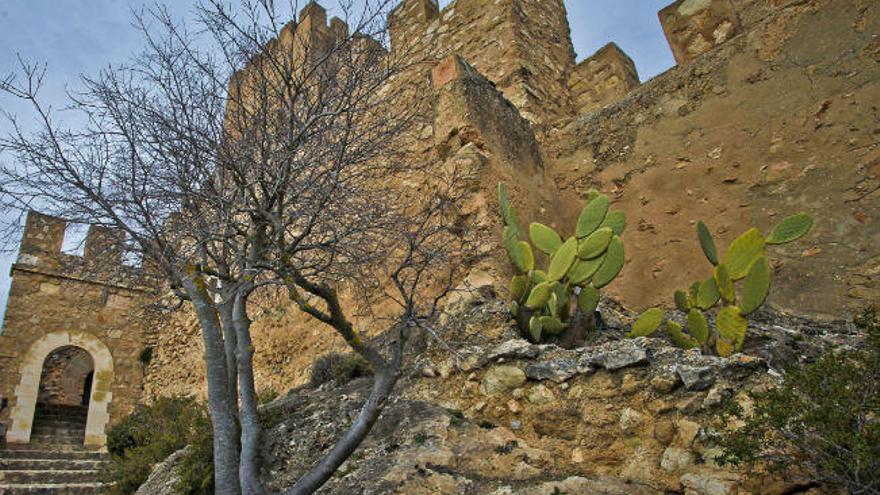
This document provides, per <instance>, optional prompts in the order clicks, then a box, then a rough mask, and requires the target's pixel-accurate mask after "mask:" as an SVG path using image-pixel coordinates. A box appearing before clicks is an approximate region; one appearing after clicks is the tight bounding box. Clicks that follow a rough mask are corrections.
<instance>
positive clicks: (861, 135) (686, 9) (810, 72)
mask: <svg viewBox="0 0 880 495" xmlns="http://www.w3.org/2000/svg"><path fill="white" fill-rule="evenodd" d="M659 21H660V22H661V24H662V26H663V29H664V31H665V33H666V36H667V38H668V40H669V44H670V47H671V50H672V52H673V54H674V55H675V59H676V61H677V62H678V65H677V66H676V67H675V68H673V69H671V70H669V71H668V72H666V73H664V74H661V75H660V76H657V77H656V78H654V79H652V80H650V81H647V82H645V83H644V84H641V83H640V82H639V78H638V75H637V73H636V69H635V67H634V64H633V62H632V60H631V59H630V58H629V57H628V56H627V55H626V54H625V53H624V52H623V51H622V50H621V49H620V48H619V47H618V46H616V45H615V44H613V43H610V44H608V45H607V46H605V47H604V48H602V49H601V50H599V51H598V52H597V53H595V54H594V55H592V56H590V57H587V58H586V59H584V60H583V61H582V62H580V63H576V59H575V54H574V50H573V47H572V43H571V38H570V32H569V24H568V20H567V16H566V11H565V7H564V5H563V2H562V0H456V1H455V2H453V3H452V4H450V5H449V6H447V7H446V8H444V9H443V10H440V9H439V7H438V5H437V3H436V1H434V0H404V1H403V2H402V3H401V4H400V5H399V6H398V7H397V8H396V9H395V10H394V11H393V12H392V13H391V15H390V18H389V24H390V28H391V41H392V50H394V49H396V48H398V47H406V48H407V49H408V51H409V52H410V53H412V56H413V57H416V58H417V59H418V60H421V61H422V63H421V64H420V65H419V68H418V69H417V70H420V71H422V72H424V73H426V74H427V73H430V74H431V82H430V84H426V85H425V89H424V90H425V91H426V92H433V94H434V96H433V101H434V105H435V108H434V114H433V115H431V116H428V117H426V118H427V119H428V120H429V121H430V123H429V124H426V126H425V128H424V130H423V132H422V136H421V138H422V140H423V141H424V146H425V148H426V149H428V150H432V151H431V152H432V153H435V156H436V157H437V159H438V160H452V159H455V160H464V159H468V160H473V162H474V163H477V164H483V165H481V166H483V167H484V168H485V171H484V174H483V177H484V178H485V180H486V183H484V184H482V192H479V193H476V194H475V196H474V205H476V206H474V211H475V212H476V213H475V214H477V215H480V214H482V215H485V214H487V213H486V211H490V212H494V211H495V208H494V207H489V208H486V206H487V205H488V204H490V203H491V201H493V199H488V198H493V193H492V191H493V189H494V187H495V183H496V182H497V180H498V178H504V179H505V180H507V181H508V182H509V183H510V184H511V187H512V188H513V189H514V190H515V191H516V193H517V197H518V198H522V199H521V201H522V202H523V206H524V208H523V211H524V212H525V217H526V218H525V220H529V221H530V220H532V219H538V218H547V217H550V216H554V218H556V221H555V223H558V224H566V225H567V224H570V223H572V222H573V218H572V217H571V215H572V213H571V212H573V211H575V212H576V211H578V210H579V208H576V207H574V205H579V204H581V203H582V201H583V197H584V195H585V194H586V192H587V191H588V190H590V189H599V190H601V191H603V192H605V193H606V194H608V195H610V196H612V197H613V198H614V199H613V201H614V202H615V207H616V208H618V209H622V210H624V211H625V212H626V214H627V217H628V219H629V222H630V225H631V227H630V230H629V231H628V233H627V239H626V242H627V265H626V268H625V269H624V272H623V273H622V276H621V280H620V282H617V283H615V285H613V286H612V287H610V292H611V293H612V294H613V296H615V298H616V299H618V300H620V301H622V302H623V303H624V304H626V305H631V306H632V307H634V308H644V307H646V306H648V305H653V304H661V303H668V302H669V301H670V300H671V297H670V296H671V294H672V292H673V290H674V289H677V288H679V287H681V286H684V284H685V281H687V280H691V279H693V278H695V277H698V276H700V274H701V273H702V272H703V271H704V270H703V267H702V265H700V264H699V262H698V260H700V256H701V255H700V254H699V249H697V248H695V246H696V241H695V237H694V235H693V225H694V223H695V222H696V221H697V220H700V219H704V220H706V221H707V223H708V224H709V225H710V227H711V228H712V229H713V231H714V233H715V234H716V235H717V237H718V238H719V239H721V240H722V242H724V243H726V242H727V241H730V240H731V239H733V238H734V237H735V236H736V235H738V234H739V233H740V232H742V231H743V230H745V229H746V228H747V227H748V226H751V225H756V226H758V227H761V228H764V229H766V228H767V227H768V226H769V225H772V224H773V223H775V221H776V220H775V219H778V218H781V217H783V216H785V215H787V214H790V213H794V212H798V211H809V212H811V213H813V215H814V217H816V226H815V228H814V232H813V233H812V234H811V235H810V237H809V240H808V245H807V247H806V248H804V247H803V246H800V247H799V248H798V247H791V248H788V247H786V248H784V249H783V250H782V251H781V256H780V257H781V259H782V262H781V263H780V264H779V265H778V266H775V267H774V268H775V269H776V271H777V273H776V275H775V277H774V278H775V279H776V280H777V281H778V285H777V286H776V287H775V288H774V296H773V299H772V302H773V303H774V304H775V305H776V306H777V307H779V308H781V309H783V310H790V311H793V312H797V313H799V314H802V315H806V316H811V317H816V318H823V317H840V316H842V315H844V314H845V313H847V312H848V311H849V310H850V309H852V308H856V307H858V306H860V305H863V304H864V303H865V302H867V301H871V300H880V228H878V227H877V222H880V141H878V139H880V116H878V109H877V102H878V101H880V12H878V8H877V5H876V3H875V2H872V1H871V0H678V1H676V2H675V3H673V4H672V5H670V6H669V7H666V8H664V9H663V10H661V11H660V13H659ZM347 29H348V28H347V26H345V24H344V23H343V22H342V21H340V20H339V19H331V20H330V21H329V22H328V20H327V14H326V11H325V10H324V9H323V8H321V7H320V6H319V5H317V4H315V3H310V4H309V5H307V6H306V7H305V8H304V9H303V10H302V12H301V13H300V18H299V22H298V28H297V32H296V33H294V34H295V35H297V36H299V35H300V34H302V36H304V37H307V38H308V39H311V40H313V41H312V42H313V43H315V44H320V43H321V42H322V40H326V39H327V37H329V36H333V35H334V33H339V32H346V31H347ZM853 47H855V48H853ZM474 157H477V158H474ZM490 169H491V172H489V170H490ZM64 230H65V223H64V221H63V220H61V219H57V218H51V217H46V216H44V215H40V214H38V213H35V212H31V213H30V214H29V216H28V220H27V225H26V228H25V233H24V238H23V240H22V244H21V249H20V254H19V258H18V261H17V263H16V264H15V265H14V266H13V269H12V274H13V282H12V289H11V293H10V298H9V309H8V311H7V313H6V321H5V324H4V329H3V334H2V335H0V397H2V398H6V399H8V404H9V406H8V407H7V408H6V409H4V410H3V411H2V413H0V421H2V422H3V423H5V424H6V425H7V433H6V442H7V443H9V444H20V443H28V442H35V441H51V438H49V439H45V438H41V437H40V434H39V433H38V432H37V431H36V429H35V428H34V427H33V426H34V424H35V423H38V422H39V417H38V416H39V413H40V407H39V405H46V406H49V405H56V406H70V407H75V408H81V409H83V408H84V409H87V414H84V415H83V418H84V423H83V426H82V429H81V430H76V431H81V434H82V437H81V438H77V439H75V441H77V442H81V443H84V444H85V445H87V446H91V447H95V448H100V447H102V446H103V445H104V444H105V442H106V431H107V428H108V427H109V425H112V424H113V423H114V422H115V421H118V420H119V419H120V418H121V417H123V416H124V415H125V414H126V413H127V412H128V411H130V410H131V408H132V407H133V405H134V404H135V403H137V402H138V401H139V400H144V399H149V398H152V397H155V396H156V395H160V394H163V393H187V392H189V393H192V391H193V390H201V388H200V385H201V383H202V382H201V381H202V380H203V379H204V378H203V376H200V375H199V373H198V369H201V368H200V366H201V365H200V364H199V352H198V349H199V342H198V338H196V336H195V335H194V333H195V330H194V329H193V328H190V327H191V325H190V327H187V325H186V324H183V323H180V322H166V321H159V320H152V319H150V318H146V317H144V316H143V315H142V314H141V312H140V311H141V310H140V309H139V308H142V306H143V304H142V303H143V300H144V298H145V297H146V295H147V292H145V291H144V290H143V289H142V288H140V286H139V285H138V283H137V282H136V280H137V276H138V275H137V274H136V273H133V274H132V278H131V279H126V280H117V279H110V278H107V277H101V276H100V274H99V273H98V274H96V273H95V272H94V271H90V270H84V269H83V268H82V267H83V266H85V265H101V264H105V263H112V264H118V263H121V259H120V257H119V256H112V253H113V250H112V249H106V246H107V245H108V243H109V244H110V245H112V243H113V242H116V241H118V238H116V237H114V235H115V234H114V233H113V232H110V231H103V230H101V229H98V228H92V229H91V230H90V231H89V235H88V238H87V240H86V244H85V253H84V257H83V259H73V258H71V257H69V256H68V255H63V254H62V253H61V243H62V240H63V235H64ZM114 239H115V240H114ZM99 246H103V247H104V248H105V249H99V248H98V247H99ZM99 253H100V255H99ZM108 253H110V254H108ZM108 256H109V257H108ZM492 275H498V277H497V278H498V279H499V280H500V279H504V277H505V274H492ZM167 328H173V329H174V331H173V332H172V331H170V330H169V331H167V332H166V331H165V330H166V329H167ZM303 332H304V333H303V335H304V336H303V338H302V339H298V342H297V343H296V345H300V346H301V347H300V348H298V349H296V350H297V351H299V352H297V353H293V354H296V355H299V356H300V359H301V360H300V361H295V362H291V361H290V360H289V358H285V359H287V360H285V359H281V358H280V357H279V356H281V355H290V354H291V352H289V351H290V350H292V349H291V348H278V349H276V347H282V346H291V345H294V344H291V343H289V342H282V340H283V339H279V338H278V337H277V335H274V334H273V333H272V330H271V328H270V327H268V326H264V327H261V326H260V324H259V322H257V324H255V326H254V333H255V342H256V345H257V347H258V348H260V349H261V353H258V357H257V363H256V364H257V368H258V370H257V375H258V382H260V381H262V382H263V383H267V384H279V386H280V384H287V385H290V384H292V383H295V382H297V381H301V380H302V378H303V367H304V366H307V362H308V361H310V360H311V359H313V358H314V357H316V355H318V354H320V353H322V352H326V350H328V348H327V347H321V346H322V345H324V344H317V343H315V339H314V338H313V339H312V340H311V341H309V337H308V335H306V334H305V330H303ZM288 340H289V339H288ZM303 342H311V343H306V344H303ZM309 346H311V347H309ZM147 349H150V350H151V351H146V350H147ZM83 351H84V352H83ZM264 351H265V352H264ZM151 352H152V354H153V359H152V360H148V359H144V360H141V359H140V357H141V356H144V355H149V354H150V353H151ZM185 359H191V360H192V361H189V362H187V361H184V360H185ZM261 359H262V361H260V360H261ZM194 369H195V370H196V371H194ZM258 386H259V383H258ZM38 403H39V404H38Z"/></svg>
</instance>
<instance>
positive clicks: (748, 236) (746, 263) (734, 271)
mask: <svg viewBox="0 0 880 495" xmlns="http://www.w3.org/2000/svg"><path fill="white" fill-rule="evenodd" d="M765 243H766V241H765V239H764V236H763V235H761V231H759V230H758V229H755V228H752V229H749V230H747V231H746V232H745V233H744V234H743V235H741V236H739V237H737V238H736V239H734V241H733V242H731V243H730V246H729V247H728V248H727V251H726V252H725V253H724V259H723V260H722V263H724V264H725V265H727V271H728V272H729V273H730V278H732V279H733V280H740V279H741V278H743V277H745V276H746V274H747V273H748V272H749V267H750V266H752V263H754V262H755V260H756V259H758V257H759V256H763V255H764V246H765Z"/></svg>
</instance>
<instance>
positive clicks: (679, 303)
mask: <svg viewBox="0 0 880 495" xmlns="http://www.w3.org/2000/svg"><path fill="white" fill-rule="evenodd" d="M675 307H676V308H678V310H679V311H681V312H682V313H687V312H688V311H690V310H691V302H690V301H689V300H688V295H687V293H685V291H683V290H677V291H675Z"/></svg>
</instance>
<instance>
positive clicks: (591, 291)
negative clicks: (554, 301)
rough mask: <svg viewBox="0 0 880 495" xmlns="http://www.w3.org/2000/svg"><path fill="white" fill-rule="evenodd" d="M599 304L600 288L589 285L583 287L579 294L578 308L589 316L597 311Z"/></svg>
mask: <svg viewBox="0 0 880 495" xmlns="http://www.w3.org/2000/svg"><path fill="white" fill-rule="evenodd" d="M597 306H599V289H597V288H595V287H593V286H592V285H588V286H586V287H584V288H582V289H581V293H580V294H578V308H579V309H580V310H581V311H582V312H583V313H584V314H585V315H587V316H589V315H591V314H593V312H594V311H596V307H597Z"/></svg>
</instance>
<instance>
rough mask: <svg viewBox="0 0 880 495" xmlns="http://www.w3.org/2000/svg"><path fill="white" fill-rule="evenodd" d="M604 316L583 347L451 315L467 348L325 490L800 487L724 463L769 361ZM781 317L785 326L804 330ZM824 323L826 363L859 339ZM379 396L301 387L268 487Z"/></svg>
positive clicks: (293, 472)
mask: <svg viewBox="0 0 880 495" xmlns="http://www.w3.org/2000/svg"><path fill="white" fill-rule="evenodd" d="M602 309H603V312H604V314H605V315H606V318H605V320H606V322H611V325H610V326H609V328H608V329H607V330H606V331H605V332H603V334H601V335H593V336H591V343H589V344H585V345H583V346H582V347H577V348H573V349H565V348H561V347H558V346H557V345H554V344H545V345H535V344H531V343H529V342H527V341H524V340H521V339H519V338H517V335H518V333H517V330H516V329H515V325H514V323H513V322H512V321H509V316H508V313H507V311H506V309H505V305H504V303H503V302H502V301H497V300H494V299H491V298H489V299H480V298H477V299H476V300H475V301H473V302H472V303H471V304H470V305H469V306H468V307H467V308H466V309H465V310H464V311H463V312H461V313H458V314H453V315H449V316H448V320H447V324H446V325H445V326H444V327H443V328H442V329H441V332H442V335H444V336H446V337H447V338H449V339H450V340H451V341H455V342H461V343H462V345H460V346H458V347H457V348H455V349H453V350H452V351H451V352H450V351H448V350H447V349H446V348H445V347H443V346H436V347H437V348H436V349H435V348H434V347H435V346H432V345H428V346H427V349H426V351H425V353H423V354H422V356H421V357H420V358H419V359H417V360H416V361H415V362H413V363H412V365H411V368H410V372H409V373H408V374H407V375H406V377H405V378H404V379H403V380H402V381H401V383H400V385H399V387H398V391H397V394H396V395H395V397H394V398H393V399H392V400H391V401H390V403H389V404H388V406H387V409H386V410H385V412H384V413H383V415H382V417H381V419H380V421H379V422H378V424H377V425H376V426H375V428H374V430H373V432H372V433H371V435H370V436H369V438H368V439H367V441H366V442H365V443H364V444H363V445H362V446H361V447H360V448H359V449H358V451H357V452H356V453H355V454H354V455H353V456H352V457H351V459H349V461H348V462H346V463H345V464H344V465H343V466H342V468H341V469H340V471H339V473H338V474H337V475H336V476H335V477H334V478H333V479H332V480H331V481H330V482H329V483H328V484H327V486H326V487H325V488H324V489H323V490H324V492H323V493H328V494H349V493H359V494H407V495H421V494H424V495H427V494H436V493H468V494H475V495H532V494H534V495H538V494H541V495H543V494H548V495H549V494H553V493H570V494H574V493H577V494H616V493H620V494H624V493H626V494H662V493H686V494H690V495H728V494H729V495H733V494H746V493H762V494H774V493H778V494H781V493H786V490H789V489H791V488H792V487H794V486H796V485H797V482H798V480H785V479H776V478H772V477H770V476H769V475H766V474H761V473H760V472H757V471H748V472H746V471H743V470H742V469H743V468H736V467H732V466H722V465H720V464H718V463H716V462H715V459H716V458H717V457H718V455H719V454H720V453H721V450H720V449H719V447H718V445H717V444H716V443H715V440H714V438H715V433H717V432H720V431H723V430H724V429H725V428H727V427H728V426H729V425H727V424H725V423H724V422H723V421H721V419H720V418H721V415H720V414H719V413H720V411H721V410H722V408H723V407H724V406H725V405H726V404H728V403H730V402H731V401H735V402H738V403H739V404H740V405H741V406H743V407H750V398H749V392H751V391H756V390H762V389H764V388H766V387H769V386H773V384H774V382H775V380H776V378H777V377H778V374H777V373H776V372H775V371H774V370H773V369H772V368H771V366H770V365H769V364H768V360H767V359H764V358H762V357H757V356H750V355H745V354H738V355H735V356H732V357H731V358H719V357H715V356H704V355H701V354H699V353H698V352H696V351H684V350H681V349H678V348H674V347H671V346H670V345H669V344H668V343H667V342H666V341H665V340H663V339H659V338H638V339H621V335H622V333H623V332H624V331H625V329H626V326H627V322H628V321H631V318H630V316H629V315H628V314H626V313H625V312H620V311H618V310H616V309H615V306H614V305H613V304H611V303H606V304H603V305H602ZM768 318H769V316H768ZM771 319H772V318H771ZM774 321H775V322H776V326H777V327H779V328H783V327H782V326H781V324H782V323H783V322H785V321H788V322H789V324H791V323H792V322H793V321H801V320H791V319H786V317H784V316H783V315H775V320H774ZM801 323H805V321H801ZM756 326H757V327H758V329H759V330H758V331H767V332H771V333H772V332H773V330H772V326H768V327H764V326H762V325H760V324H758V325H756ZM820 327H821V326H820V325H815V326H814V327H810V328H813V333H814V334H815V335H814V336H806V337H804V340H805V342H804V343H803V345H804V348H805V349H816V350H817V352H818V350H819V349H821V348H823V347H824V346H825V345H827V342H830V341H831V340H834V338H835V336H838V335H840V334H841V333H843V334H845V332H846V327H845V326H842V325H841V326H837V327H829V326H826V327H821V328H826V332H825V334H824V335H822V336H821V337H819V336H817V335H819V334H820V332H818V331H816V330H815V329H816V328H820ZM481 330H482V331H481ZM779 331H781V330H777V332H779ZM835 332H838V333H835ZM487 338H488V339H489V340H487ZM480 342H482V343H480ZM750 342H751V341H750ZM760 342H763V343H764V344H766V345H769V346H770V347H778V343H777V341H775V340H774V339H772V338H769V339H761V340H760ZM753 345H754V346H757V344H753ZM441 347H442V349H443V350H441ZM753 348H754V349H757V348H758V347H753ZM765 354H766V355H768V356H771V357H772V358H773V359H782V358H781V357H780V356H789V357H790V358H793V359H795V360H796V359H797V357H792V356H797V354H786V353H782V352H779V351H778V350H777V351H775V353H774V352H770V350H766V352H765ZM368 387H369V380H368V379H367V380H360V381H355V382H351V383H349V384H347V385H344V386H342V387H339V388H329V387H325V388H321V389H318V390H305V389H296V390H293V391H291V392H290V393H289V394H288V395H287V396H285V397H283V398H280V399H278V400H276V401H275V402H273V403H270V404H269V405H267V406H264V413H265V414H267V416H268V417H272V418H275V419H276V424H275V425H274V426H272V427H271V428H270V430H269V431H268V432H267V435H266V438H267V444H266V446H267V455H266V461H267V462H266V465H265V470H264V477H265V480H266V481H267V483H268V484H269V485H270V487H272V488H281V487H284V486H289V485H290V484H292V483H293V482H294V481H295V480H296V479H297V477H298V476H300V475H301V474H302V473H303V472H304V471H305V470H306V469H308V468H309V467H310V465H311V464H312V463H313V462H314V461H315V460H316V459H317V458H318V456H319V455H320V454H321V453H322V452H325V451H326V450H327V449H328V448H329V447H330V446H331V445H332V444H333V442H334V441H335V439H336V438H338V436H339V435H340V434H341V432H342V431H343V430H344V428H345V427H346V426H347V424H349V422H350V421H351V419H352V418H353V417H354V415H355V414H356V413H357V409H358V408H359V407H360V404H361V402H362V401H363V399H364V398H365V396H366V394H367V393H368Z"/></svg>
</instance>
